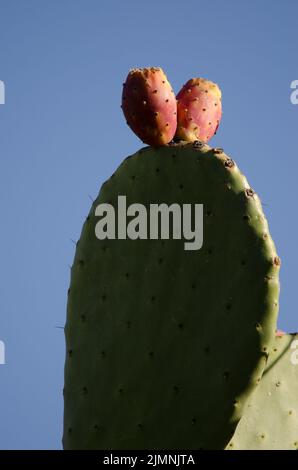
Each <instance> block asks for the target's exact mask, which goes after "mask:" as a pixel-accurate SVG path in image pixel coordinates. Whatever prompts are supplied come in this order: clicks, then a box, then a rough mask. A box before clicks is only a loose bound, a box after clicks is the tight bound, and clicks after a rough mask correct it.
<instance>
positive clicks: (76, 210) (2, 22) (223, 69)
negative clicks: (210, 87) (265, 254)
mask: <svg viewBox="0 0 298 470" xmlns="http://www.w3.org/2000/svg"><path fill="white" fill-rule="evenodd" d="M297 17H298V3H297V1H295V0H292V1H290V0H283V1H272V0H267V1H266V0H250V1H248V0H246V1H241V2H240V1H238V0H225V1H222V0H213V1H212V2H206V1H200V0H195V1H193V0H188V1H187V2H181V1H179V2H178V1H176V0H165V1H163V2H161V1H156V0H151V1H150V2H149V1H148V2H144V1H141V0H138V1H136V0H132V1H129V0H127V1H126V2H124V1H115V0H109V1H106V0H96V1H95V0H84V1H83V0H72V1H71V0H61V1H60V0H59V1H58V0H51V1H50V0H47V1H46V0H26V1H22V0H18V1H16V0H0V80H3V81H4V82H5V84H6V104H5V105H0V165H1V166H0V210H1V233H0V237H1V243H0V259H1V283H0V312H1V315H0V340H2V341H4V342H5V345H6V355H7V357H6V359H7V364H6V365H5V366H3V365H0V389H1V399H0V416H1V419H0V448H1V449H16V448H23V449H38V448H49V449H55V448H61V434H62V412H63V408H62V405H63V402H62V387H63V366H64V335H63V330H62V329H59V328H56V326H63V325H64V322H65V307H66V292H67V288H68V284H69V267H68V265H69V264H71V263H72V259H73V255H74V245H73V243H72V242H71V238H72V239H74V240H76V239H77V238H78V237H79V234H80V230H81V226H82V221H83V219H84V217H85V215H86V214H87V212H88V211H89V207H90V199H89V196H88V195H91V196H92V197H94V196H96V194H97V193H98V190H99V187H100V185H101V184H102V183H103V181H104V180H105V179H106V178H107V177H108V176H109V175H110V174H111V173H112V172H113V171H114V170H115V168H116V167H117V166H118V165H119V164H120V162H121V161H122V159H123V158H124V157H125V156H127V155H129V154H131V153H132V152H134V151H136V150H137V149H138V148H139V147H140V146H141V145H142V144H141V142H140V141H139V140H138V139H137V137H136V136H134V135H133V134H132V132H131V131H130V130H129V129H128V128H127V127H126V124H125V121H124V119H123V116H122V113H121V110H120V96H121V90H122V82H123V81H124V79H125V77H126V74H127V72H128V70H129V69H130V68H132V67H134V66H148V65H156V66H161V67H162V68H164V70H165V71H166V72H167V74H168V77H169V79H170V80H171V82H172V84H173V86H174V88H175V90H176V91H178V90H179V88H180V86H181V85H182V84H183V83H184V82H185V81H186V80H187V79H189V78H191V77H193V76H203V77H206V78H209V79H211V80H213V81H215V82H217V83H218V84H219V85H220V86H221V89H222V92H223V109H224V114H223V119H222V123H221V127H220V130H219V132H218V134H217V136H216V138H214V139H213V140H212V141H211V144H212V145H214V146H221V147H224V149H225V151H226V152H227V153H229V154H230V155H231V156H232V158H234V159H235V160H236V161H237V163H238V165H239V166H240V168H241V169H242V171H243V172H244V173H245V174H246V176H247V178H248V180H249V182H250V184H251V185H252V187H253V188H254V189H255V190H256V191H257V192H258V193H259V195H260V197H261V198H262V200H263V202H264V203H265V204H266V205H265V206H264V209H265V212H266V215H267V217H268V219H269V223H270V228H271V234H272V236H273V238H274V240H275V242H276V245H277V248H278V253H279V255H280V256H281V258H282V269H281V286H282V291H281V309H280V319H279V326H280V327H281V328H283V329H285V330H287V331H293V330H297V329H298V319H297V299H296V293H297V266H298V250H297V240H298V223H297V170H298V164H297V158H298V150H297V149H298V145H297V138H298V132H297V124H298V106H294V105H293V104H291V102H290V83H291V81H292V80H295V79H298V69H297V52H298V39H297V38H298V36H297Z"/></svg>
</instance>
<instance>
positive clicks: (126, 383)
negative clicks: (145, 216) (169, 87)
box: [63, 143, 279, 449]
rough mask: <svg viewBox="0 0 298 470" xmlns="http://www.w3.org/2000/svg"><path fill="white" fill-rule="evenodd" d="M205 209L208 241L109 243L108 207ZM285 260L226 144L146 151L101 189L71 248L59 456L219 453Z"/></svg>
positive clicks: (261, 348)
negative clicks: (121, 200)
mask: <svg viewBox="0 0 298 470" xmlns="http://www.w3.org/2000/svg"><path fill="white" fill-rule="evenodd" d="M119 195H125V196H126V197H127V205H129V204H132V203H142V204H143V205H145V206H146V207H148V208H149V204H153V203H156V204H160V203H166V204H168V205H169V204H171V203H178V204H195V203H196V204H203V205H204V211H203V213H204V242H203V246H202V248H201V249H199V250H196V251H187V250H185V249H184V243H185V240H183V239H182V240H177V239H174V240H173V239H170V240H161V239H158V240H149V239H148V240H141V239H138V240H130V239H126V240H119V239H116V240H103V241H100V240H98V238H96V236H95V226H96V224H97V222H98V220H99V218H98V217H96V216H95V208H96V207H97V206H98V205H99V204H101V203H109V204H112V205H113V206H114V207H115V208H116V207H117V200H118V196H119ZM278 272H279V258H278V257H277V256H276V251H275V247H274V243H273V241H272V239H271V237H270V234H269V231H268V224H267V222H266V219H265V217H264V214H263V212H262V208H261V203H260V200H259V198H258V197H257V195H256V194H255V193H254V192H253V190H252V189H251V188H250V187H249V185H248V183H247V181H246V178H245V177H244V176H243V175H242V174H241V172H240V171H239V169H238V168H237V165H236V164H235V162H234V161H233V160H231V159H230V158H228V157H227V156H226V155H225V154H224V153H223V151H222V150H221V149H211V148H210V147H209V146H207V145H204V146H201V145H199V144H197V143H195V144H194V145H192V144H185V143H180V144H173V145H168V146H164V147H161V148H158V149H153V148H150V147H148V148H145V149H142V150H141V151H139V152H137V153H136V154H135V155H133V156H131V157H129V158H127V159H126V160H124V162H123V163H122V164H121V165H120V167H119V168H118V169H117V171H116V172H115V173H114V175H113V176H112V177H111V178H110V179H109V180H108V181H107V182H106V183H104V184H103V186H102V188H101V190H100V193H99V196H98V198H97V199H96V201H95V202H94V203H93V205H92V207H91V210H90V213H89V215H88V217H87V220H86V221H85V224H84V227H83V230H82V234H81V238H80V240H79V241H78V243H77V249H76V254H75V259H74V264H73V266H72V270H71V283H70V289H69V297H68V313H67V322H66V327H65V333H66V348H67V357H66V365H65V390H64V399H65V413H64V437H63V443H64V448H65V449H163V448H165V449H201V448H202V449H209V448H213V449H220V448H224V447H225V446H226V444H227V443H228V442H229V440H230V438H231V436H232V435H233V433H234V430H235V427H236V425H237V423H238V421H239V419H240V418H241V416H242V414H243V410H244V406H245V404H246V402H247V399H248V398H249V396H250V394H251V392H252V391H253V390H254V389H255V387H256V384H257V382H258V380H259V378H260V377H261V375H262V373H263V370H264V368H265V364H266V359H267V355H268V351H269V349H270V347H271V344H272V341H273V339H274V331H275V328H276V318H277V313H278V297H279V281H278Z"/></svg>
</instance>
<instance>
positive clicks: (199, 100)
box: [176, 78, 222, 142]
mask: <svg viewBox="0 0 298 470" xmlns="http://www.w3.org/2000/svg"><path fill="white" fill-rule="evenodd" d="M221 114H222V107H221V91H220V89H219V87H218V86H217V85H216V83H213V82H210V81H209V80H205V79H204V78H192V79H191V80H189V81H188V82H187V83H186V84H185V85H184V86H183V88H182V89H181V90H180V91H179V93H178V95H177V132H176V138H178V139H182V140H186V141H188V142H193V141H195V140H201V141H202V142H208V141H209V140H210V139H211V137H213V135H214V134H216V131H217V129H218V126H219V123H220V119H221Z"/></svg>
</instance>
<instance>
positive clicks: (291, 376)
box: [227, 334, 298, 450]
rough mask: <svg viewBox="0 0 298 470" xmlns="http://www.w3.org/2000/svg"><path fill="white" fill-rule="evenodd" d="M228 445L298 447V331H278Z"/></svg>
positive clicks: (232, 446) (231, 446)
mask: <svg viewBox="0 0 298 470" xmlns="http://www.w3.org/2000/svg"><path fill="white" fill-rule="evenodd" d="M227 449H231V450H233V449H241V450H245V449H247V450H298V334H288V335H286V334H284V335H282V334H279V335H278V336H277V337H276V338H275V341H274V344H273V347H272V348H271V349H270V354H269V361H268V366H267V368H266V370H265V372H264V374H263V377H262V379H261V382H260V384H259V386H258V387H257V389H256V391H255V392H254V394H253V395H252V398H251V400H250V401H249V404H248V406H247V409H246V411H245V413H244V416H243V418H242V419H241V421H240V423H239V424H238V427H237V429H236V432H235V435H234V437H233V438H232V440H231V441H230V443H229V445H228V446H227Z"/></svg>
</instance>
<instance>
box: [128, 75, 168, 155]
mask: <svg viewBox="0 0 298 470" xmlns="http://www.w3.org/2000/svg"><path fill="white" fill-rule="evenodd" d="M121 107H122V110H123V113H124V116H125V118H126V121H127V124H128V125H129V127H130V128H131V129H132V131H133V132H134V133H135V134H136V135H137V136H138V137H139V138H140V139H141V140H142V141H143V142H144V143H146V144H148V145H152V146H153V147H159V146H161V145H165V144H167V143H168V142H170V141H171V140H172V139H173V137H174V135H175V132H176V128H177V102H176V97H175V94H174V92H173V90H172V87H171V85H170V83H169V82H168V80H167V77H166V75H165V73H164V72H163V70H162V69H161V68H159V67H150V68H143V69H133V70H131V71H130V72H129V74H128V76H127V78H126V82H125V83H124V85H123V93H122V106H121Z"/></svg>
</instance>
